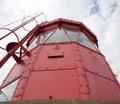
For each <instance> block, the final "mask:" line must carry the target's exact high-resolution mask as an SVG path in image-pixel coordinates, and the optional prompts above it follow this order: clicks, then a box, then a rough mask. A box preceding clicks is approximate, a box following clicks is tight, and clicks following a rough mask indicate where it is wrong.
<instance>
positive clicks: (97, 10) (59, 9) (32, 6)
mask: <svg viewBox="0 0 120 104" xmlns="http://www.w3.org/2000/svg"><path fill="white" fill-rule="evenodd" d="M40 11H41V12H44V14H45V17H46V20H47V21H49V20H53V19H56V18H67V19H71V20H76V21H80V22H83V23H84V24H85V25H86V26H87V27H88V28H89V29H90V30H91V31H92V32H93V33H95V34H96V36H97V38H98V43H99V48H100V50H101V52H102V53H103V54H104V56H105V58H106V60H107V62H108V63H109V65H110V67H111V68H112V71H113V72H114V74H115V75H117V76H116V77H117V79H118V80H119V81H120V54H119V53H120V27H119V26H120V20H119V19H120V0H0V27H2V26H4V25H7V24H8V23H10V22H13V21H15V20H18V19H21V18H23V17H24V16H27V15H30V14H33V13H36V12H40ZM41 18H43V17H41ZM1 31H2V30H0V33H3V31H2V32H1ZM18 34H19V36H21V35H22V34H20V33H19V32H18ZM0 37H1V34H0ZM13 40H16V38H15V37H14V35H11V37H10V38H9V41H13ZM5 45H6V43H5V41H1V42H0V46H3V47H5ZM5 54H6V52H5V51H3V50H1V49H0V60H1V59H2V58H3V57H4V55H5ZM11 61H14V60H13V59H12V58H11V59H10V61H8V62H7V64H6V65H4V66H3V67H2V68H1V69H0V84H1V83H2V81H3V80H4V78H5V76H6V75H7V73H8V72H9V70H10V67H12V65H11V63H10V62H11Z"/></svg>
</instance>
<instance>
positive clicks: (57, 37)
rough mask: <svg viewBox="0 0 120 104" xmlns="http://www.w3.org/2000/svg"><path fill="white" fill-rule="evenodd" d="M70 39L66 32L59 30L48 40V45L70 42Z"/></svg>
mask: <svg viewBox="0 0 120 104" xmlns="http://www.w3.org/2000/svg"><path fill="white" fill-rule="evenodd" d="M68 41H69V39H68V37H67V36H66V34H65V32H64V31H63V30H62V29H59V28H58V29H57V30H56V31H55V33H54V34H53V35H52V36H51V37H50V38H49V39H48V40H47V42H46V43H54V42H68Z"/></svg>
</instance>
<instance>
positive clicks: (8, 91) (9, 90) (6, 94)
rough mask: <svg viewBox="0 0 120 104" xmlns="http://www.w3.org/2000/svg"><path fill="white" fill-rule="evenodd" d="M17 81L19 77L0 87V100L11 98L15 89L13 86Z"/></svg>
mask: <svg viewBox="0 0 120 104" xmlns="http://www.w3.org/2000/svg"><path fill="white" fill-rule="evenodd" d="M18 81H19V79H17V80H16V81H14V82H12V83H11V84H9V85H8V86H6V87H4V88H3V89H1V91H0V102H3V101H10V100H11V99H12V96H13V94H14V91H15V88H16V86H17V83H18Z"/></svg>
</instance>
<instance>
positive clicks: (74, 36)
mask: <svg viewBox="0 0 120 104" xmlns="http://www.w3.org/2000/svg"><path fill="white" fill-rule="evenodd" d="M65 30H66V31H67V34H68V35H69V36H70V38H71V40H72V41H74V42H77V41H78V33H79V31H77V30H71V29H65Z"/></svg>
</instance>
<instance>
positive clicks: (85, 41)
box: [79, 32, 96, 50]
mask: <svg viewBox="0 0 120 104" xmlns="http://www.w3.org/2000/svg"><path fill="white" fill-rule="evenodd" d="M79 43H80V44H82V45H84V46H86V47H88V48H91V49H93V50H96V49H95V47H94V46H93V44H92V43H91V41H90V40H89V39H88V38H87V36H86V35H85V34H84V33H83V32H80V37H79Z"/></svg>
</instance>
